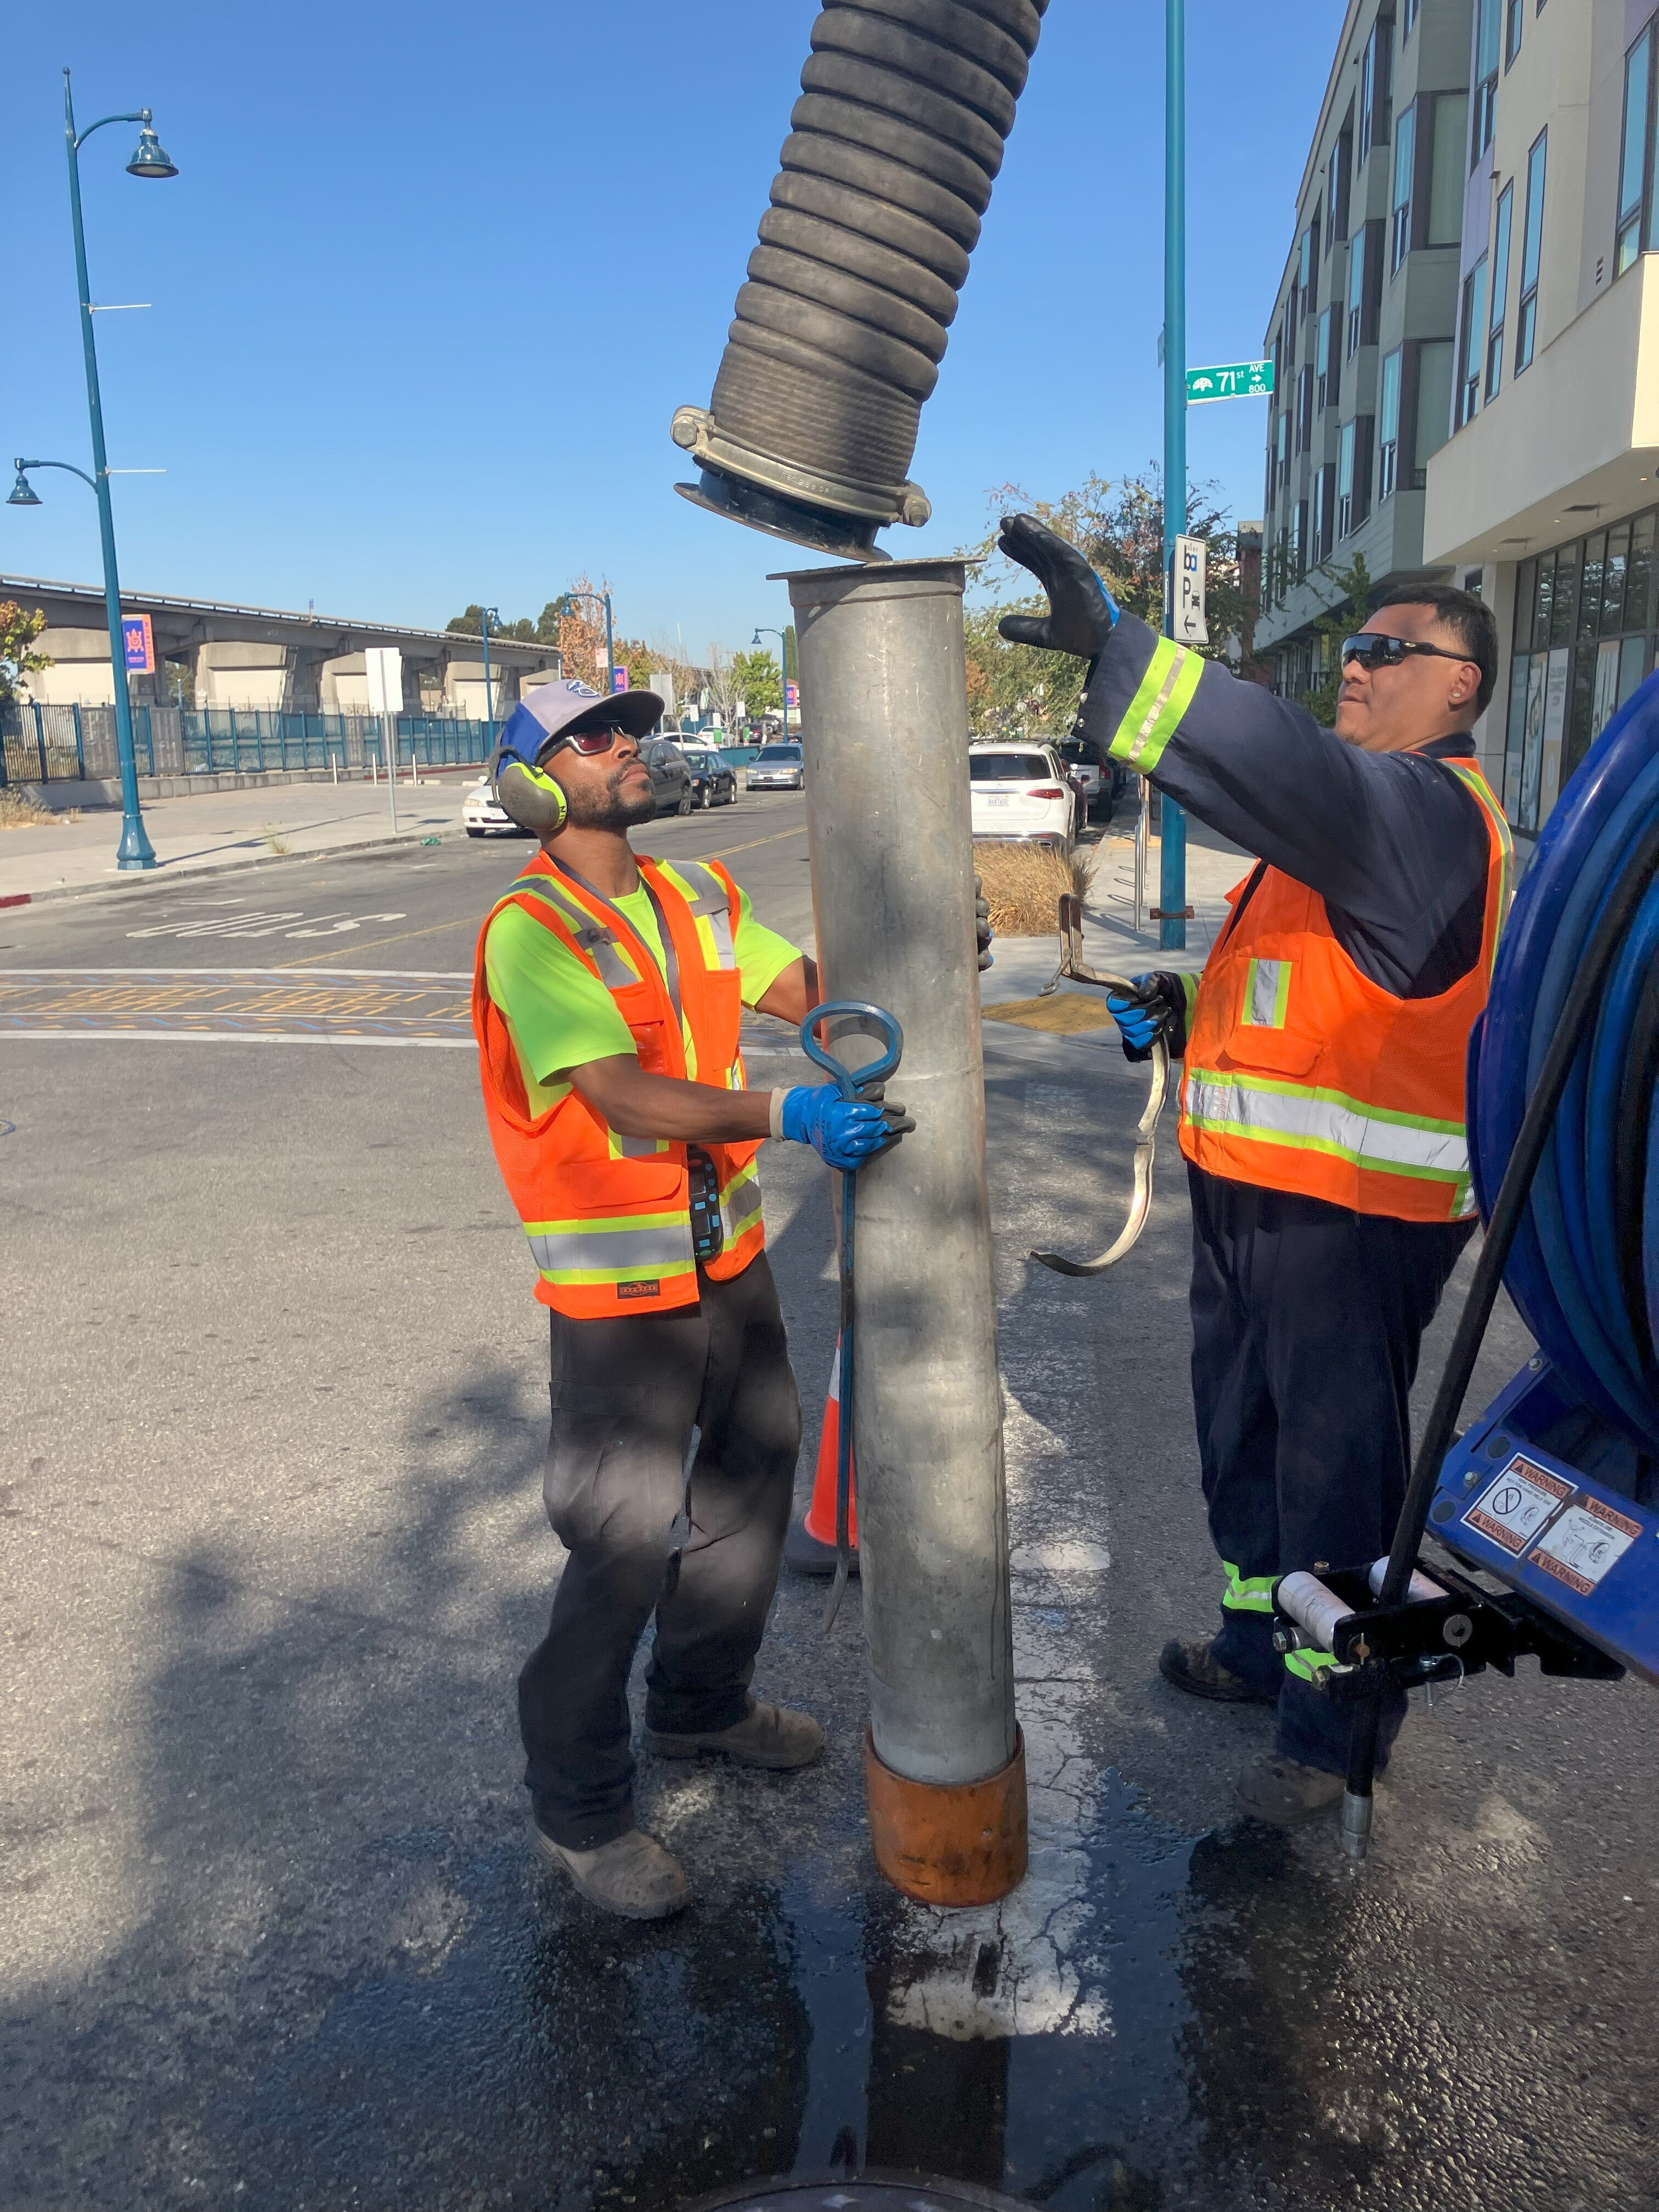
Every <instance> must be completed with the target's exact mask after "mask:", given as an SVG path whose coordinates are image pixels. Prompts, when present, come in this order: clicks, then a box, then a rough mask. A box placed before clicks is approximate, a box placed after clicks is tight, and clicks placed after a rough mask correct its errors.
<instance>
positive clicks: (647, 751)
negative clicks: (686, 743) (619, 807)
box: [640, 738, 695, 814]
mask: <svg viewBox="0 0 1659 2212" xmlns="http://www.w3.org/2000/svg"><path fill="white" fill-rule="evenodd" d="M640 758H641V760H642V761H643V762H644V763H645V764H646V766H647V769H649V770H650V771H651V788H652V791H653V793H654V794H655V797H656V801H657V811H658V813H659V814H660V813H661V812H662V811H663V809H664V808H665V807H668V808H669V809H671V811H673V812H674V813H676V814H689V813H690V811H691V809H692V806H693V805H694V804H695V802H694V800H693V799H692V796H691V771H690V769H689V768H687V766H686V764H685V762H684V758H683V757H682V756H681V753H680V749H679V747H678V745H671V744H669V743H668V741H667V739H666V738H641V740H640Z"/></svg>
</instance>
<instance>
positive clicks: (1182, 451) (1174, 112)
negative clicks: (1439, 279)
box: [1158, 0, 1187, 952]
mask: <svg viewBox="0 0 1659 2212" xmlns="http://www.w3.org/2000/svg"><path fill="white" fill-rule="evenodd" d="M1186 527H1187V0H1164V636H1165V637H1173V636H1174V635H1175V611H1176V591H1175V542H1176V538H1178V537H1179V536H1180V535H1181V533H1182V531H1184V530H1185V529H1186ZM1160 798H1161V804H1162V809H1163V824H1164V826H1163V834H1162V837H1161V840H1160V845H1159V854H1160V857H1159V863H1158V911H1159V914H1160V915H1162V917H1163V918H1162V920H1161V921H1159V923H1158V947H1159V950H1160V951H1164V952H1182V951H1185V950H1186V945H1187V924H1186V921H1185V920H1184V918H1183V917H1184V916H1185V914H1186V910H1187V818H1186V817H1185V815H1184V814H1183V813H1182V811H1181V808H1180V807H1179V806H1178V805H1176V801H1175V800H1174V799H1171V798H1170V794H1169V793H1168V792H1167V791H1166V792H1164V793H1161V794H1160Z"/></svg>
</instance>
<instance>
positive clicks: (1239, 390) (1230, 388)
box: [1187, 361, 1273, 407]
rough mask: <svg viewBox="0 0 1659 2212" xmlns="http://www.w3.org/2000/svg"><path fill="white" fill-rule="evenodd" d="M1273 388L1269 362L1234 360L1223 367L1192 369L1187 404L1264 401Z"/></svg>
mask: <svg viewBox="0 0 1659 2212" xmlns="http://www.w3.org/2000/svg"><path fill="white" fill-rule="evenodd" d="M1272 390H1273V363H1272V362H1270V361H1235V362H1229V364H1228V365H1227V367H1226V368H1189V369H1188V371H1187V404H1188V406H1189V407H1202V406H1204V405H1205V404H1206V403H1207V402H1208V401H1210V400H1212V399H1265V398H1267V396H1268V394H1269V393H1270V392H1272Z"/></svg>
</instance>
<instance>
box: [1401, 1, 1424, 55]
mask: <svg viewBox="0 0 1659 2212" xmlns="http://www.w3.org/2000/svg"><path fill="white" fill-rule="evenodd" d="M1422 4H1423V0H1401V9H1400V43H1401V46H1404V45H1405V43H1406V41H1407V39H1409V38H1410V36H1411V34H1412V33H1413V31H1414V30H1415V29H1416V28H1417V15H1418V10H1419V8H1420V7H1421V6H1422Z"/></svg>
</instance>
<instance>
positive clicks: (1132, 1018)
mask: <svg viewBox="0 0 1659 2212" xmlns="http://www.w3.org/2000/svg"><path fill="white" fill-rule="evenodd" d="M1129 981H1131V983H1133V986H1134V993H1135V994H1134V996H1133V998H1132V999H1126V998H1124V997H1123V996H1122V995H1121V994H1120V993H1118V992H1116V991H1111V992H1109V993H1108V994H1107V998H1106V1011H1107V1012H1108V1013H1109V1015H1110V1016H1111V1018H1112V1019H1113V1020H1114V1021H1115V1023H1116V1024H1117V1025H1118V1027H1119V1029H1120V1030H1121V1031H1122V1032H1123V1043H1124V1048H1125V1049H1126V1051H1128V1052H1131V1053H1133V1054H1136V1055H1137V1056H1144V1055H1145V1054H1147V1053H1149V1052H1150V1051H1151V1050H1152V1046H1153V1045H1154V1043H1155V1042H1157V1040H1158V1038H1159V1037H1160V1036H1163V1035H1164V1034H1165V1032H1166V1031H1167V1030H1169V1028H1170V1024H1171V1022H1172V1020H1173V1019H1174V1015H1175V1009H1174V1008H1173V1007H1172V1006H1170V1001H1169V998H1168V996H1167V994H1166V993H1165V991H1164V979H1163V977H1162V976H1161V975H1132V976H1131V977H1130V978H1129Z"/></svg>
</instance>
